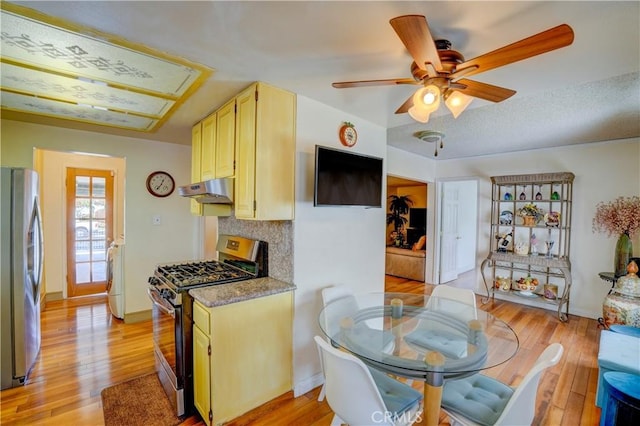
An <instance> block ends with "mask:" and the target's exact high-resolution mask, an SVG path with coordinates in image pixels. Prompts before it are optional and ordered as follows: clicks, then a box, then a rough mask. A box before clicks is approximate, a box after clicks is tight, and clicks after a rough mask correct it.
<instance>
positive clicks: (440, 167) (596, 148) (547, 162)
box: [437, 138, 640, 318]
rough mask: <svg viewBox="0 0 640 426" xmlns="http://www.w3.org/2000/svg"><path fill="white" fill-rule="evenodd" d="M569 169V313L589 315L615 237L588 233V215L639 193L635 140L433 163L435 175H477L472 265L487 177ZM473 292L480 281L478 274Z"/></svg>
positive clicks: (486, 201) (484, 244)
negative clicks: (571, 179)
mask: <svg viewBox="0 0 640 426" xmlns="http://www.w3.org/2000/svg"><path fill="white" fill-rule="evenodd" d="M563 171H568V172H573V173H574V174H575V176H576V177H575V180H574V184H573V205H572V207H573V216H572V222H571V227H572V233H571V242H570V244H571V255H570V259H571V266H572V274H571V275H572V278H573V285H572V288H571V300H570V304H569V312H570V313H573V314H576V315H580V316H584V317H588V318H598V317H600V316H602V301H603V300H604V297H605V296H606V294H607V292H608V290H609V288H610V284H608V283H606V282H604V281H602V280H600V278H599V277H598V272H602V271H612V270H613V252H614V248H615V244H616V238H614V237H610V238H607V237H606V236H605V235H604V234H600V233H593V231H592V219H593V216H594V214H595V208H596V204H597V203H598V202H600V201H605V202H606V201H610V200H613V199H615V198H616V197H619V196H633V195H636V196H637V195H640V139H638V138H634V139H628V140H624V141H613V142H602V143H593V144H584V145H575V146H570V147H564V148H555V149H544V150H535V151H526V152H518V153H509V154H503V155H492V156H485V157H474V158H466V159H459V160H446V161H445V160H442V161H438V163H437V176H438V179H441V178H453V177H458V176H477V177H479V178H480V196H479V209H478V214H479V219H480V221H479V229H478V233H479V239H478V254H477V259H476V261H477V264H478V265H480V263H481V262H482V260H483V259H484V258H485V257H486V256H487V253H488V250H489V223H490V217H491V210H490V208H491V182H490V180H489V178H490V177H491V176H499V175H511V174H528V173H545V172H563ZM634 246H635V253H636V254H637V253H638V252H639V251H640V236H639V237H636V239H635V240H634ZM477 289H478V291H479V292H480V291H484V285H483V284H482V283H481V278H480V276H479V275H478V287H477Z"/></svg>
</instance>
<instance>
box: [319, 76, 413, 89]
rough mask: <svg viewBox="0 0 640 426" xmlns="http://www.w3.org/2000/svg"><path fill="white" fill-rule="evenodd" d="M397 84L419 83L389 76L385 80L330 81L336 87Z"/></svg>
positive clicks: (409, 79) (410, 79) (411, 79)
mask: <svg viewBox="0 0 640 426" xmlns="http://www.w3.org/2000/svg"><path fill="white" fill-rule="evenodd" d="M398 84H419V82H418V81H415V80H414V79H413V78H390V79H387V80H361V81H339V82H337V83H331V85H332V86H333V87H335V88H336V89H346V88H349V87H366V86H395V85H398Z"/></svg>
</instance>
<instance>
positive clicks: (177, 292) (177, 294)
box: [149, 260, 256, 305]
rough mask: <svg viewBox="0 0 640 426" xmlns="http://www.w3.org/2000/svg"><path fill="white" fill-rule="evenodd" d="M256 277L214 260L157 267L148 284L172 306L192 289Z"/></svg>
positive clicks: (179, 301) (178, 302)
mask: <svg viewBox="0 0 640 426" xmlns="http://www.w3.org/2000/svg"><path fill="white" fill-rule="evenodd" d="M255 277H256V276H255V275H253V274H251V273H249V272H247V271H244V270H242V269H239V268H237V267H235V266H231V265H228V264H226V263H222V262H218V261H216V260H203V261H195V262H180V263H174V264H165V265H159V266H158V267H157V268H156V270H155V272H154V275H153V277H151V278H149V284H151V285H153V286H155V287H156V289H157V290H158V291H159V292H160V293H161V294H162V295H163V296H164V297H165V298H166V299H168V300H169V301H171V302H172V304H174V305H176V304H180V303H181V293H182V292H184V291H187V290H191V289H193V288H198V287H204V286H210V285H218V284H226V283H230V282H234V281H242V280H248V279H251V278H255Z"/></svg>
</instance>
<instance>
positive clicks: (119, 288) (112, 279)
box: [107, 239, 124, 319]
mask: <svg viewBox="0 0 640 426" xmlns="http://www.w3.org/2000/svg"><path fill="white" fill-rule="evenodd" d="M107 294H108V297H109V309H110V310H111V313H112V314H113V316H114V317H116V318H120V319H123V318H124V240H122V239H116V240H115V241H114V242H112V243H111V245H110V246H109V248H108V249H107Z"/></svg>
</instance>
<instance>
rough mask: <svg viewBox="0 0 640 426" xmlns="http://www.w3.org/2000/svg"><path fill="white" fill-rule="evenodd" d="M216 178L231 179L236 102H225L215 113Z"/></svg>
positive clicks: (232, 173) (234, 159)
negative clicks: (216, 121) (216, 123)
mask: <svg viewBox="0 0 640 426" xmlns="http://www.w3.org/2000/svg"><path fill="white" fill-rule="evenodd" d="M217 116H218V125H217V133H216V150H215V163H216V173H215V177H216V178H225V177H232V176H233V175H234V173H235V161H236V100H235V98H234V99H232V100H230V101H229V102H227V103H226V104H224V105H223V106H222V108H220V109H219V110H218V111H217Z"/></svg>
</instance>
